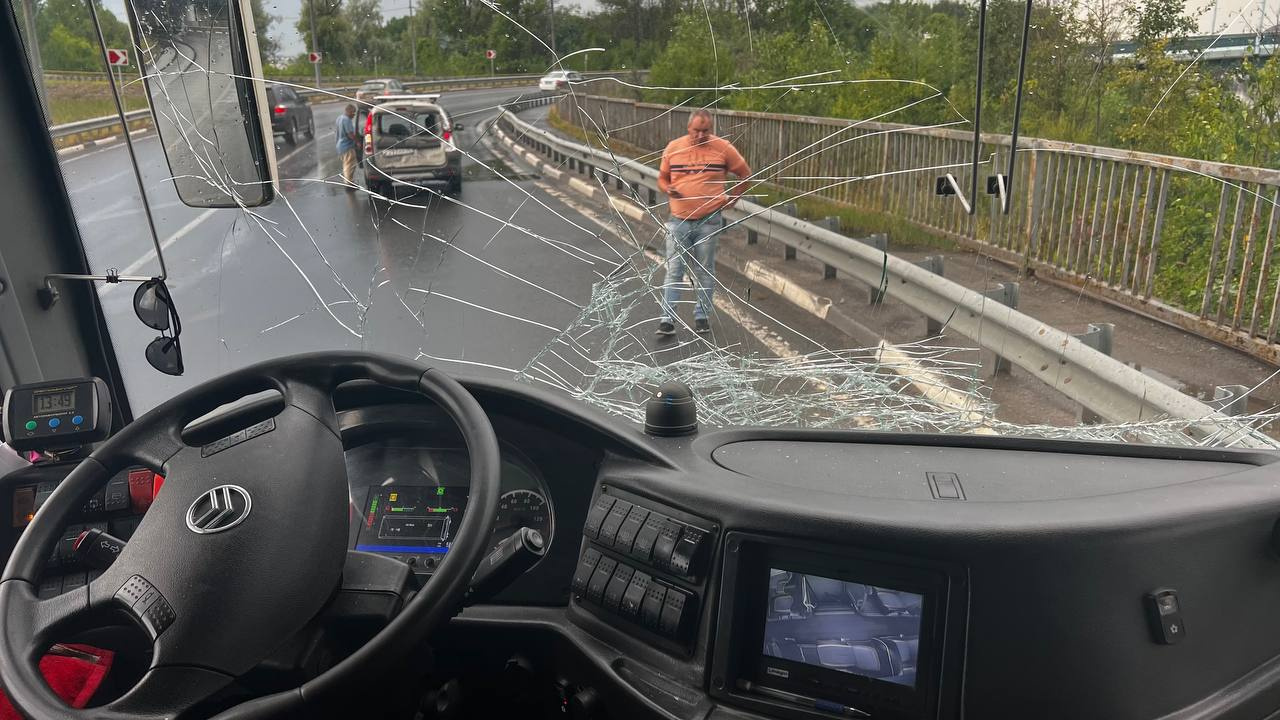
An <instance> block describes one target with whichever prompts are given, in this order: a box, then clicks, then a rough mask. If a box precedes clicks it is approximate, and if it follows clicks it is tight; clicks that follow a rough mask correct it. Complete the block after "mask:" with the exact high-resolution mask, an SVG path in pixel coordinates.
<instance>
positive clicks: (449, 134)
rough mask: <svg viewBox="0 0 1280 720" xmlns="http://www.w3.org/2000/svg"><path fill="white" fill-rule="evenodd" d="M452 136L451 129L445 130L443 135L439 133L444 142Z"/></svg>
mask: <svg viewBox="0 0 1280 720" xmlns="http://www.w3.org/2000/svg"><path fill="white" fill-rule="evenodd" d="M452 136H453V131H452V130H445V131H444V135H441V137H442V138H443V139H444V141H445V142H449V138H450V137H452Z"/></svg>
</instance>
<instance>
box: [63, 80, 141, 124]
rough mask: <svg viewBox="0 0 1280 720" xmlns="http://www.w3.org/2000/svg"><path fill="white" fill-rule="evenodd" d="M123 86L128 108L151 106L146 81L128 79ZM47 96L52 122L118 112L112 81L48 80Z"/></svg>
mask: <svg viewBox="0 0 1280 720" xmlns="http://www.w3.org/2000/svg"><path fill="white" fill-rule="evenodd" d="M125 79H126V84H125V86H124V87H123V88H122V93H123V99H124V109H125V112H128V111H130V110H141V109H143V108H146V107H147V96H146V92H145V91H144V90H143V87H142V83H140V82H134V83H128V82H127V81H128V75H126V76H125ZM44 90H45V100H46V102H47V103H48V107H49V115H50V123H51V124H53V125H61V124H63V123H69V122H76V121H77V120H89V119H90V118H97V117H103V116H105V115H114V114H115V112H116V105H115V102H114V101H113V100H112V98H111V85H110V84H109V83H108V82H107V81H105V80H102V81H93V80H45V83H44Z"/></svg>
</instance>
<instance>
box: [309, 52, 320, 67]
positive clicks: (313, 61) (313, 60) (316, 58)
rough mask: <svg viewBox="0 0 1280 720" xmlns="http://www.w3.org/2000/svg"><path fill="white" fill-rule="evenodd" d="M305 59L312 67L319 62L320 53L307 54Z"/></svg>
mask: <svg viewBox="0 0 1280 720" xmlns="http://www.w3.org/2000/svg"><path fill="white" fill-rule="evenodd" d="M307 59H308V60H310V61H311V64H313V65H314V64H316V63H318V62H320V53H318V52H313V53H307Z"/></svg>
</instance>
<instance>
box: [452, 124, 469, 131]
mask: <svg viewBox="0 0 1280 720" xmlns="http://www.w3.org/2000/svg"><path fill="white" fill-rule="evenodd" d="M466 129H467V128H466V126H465V125H463V124H462V123H454V124H453V131H454V132H458V131H459V130H466Z"/></svg>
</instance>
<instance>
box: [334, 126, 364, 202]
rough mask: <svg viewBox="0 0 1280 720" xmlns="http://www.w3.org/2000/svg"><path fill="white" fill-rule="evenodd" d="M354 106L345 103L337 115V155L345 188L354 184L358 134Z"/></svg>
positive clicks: (352, 186)
mask: <svg viewBox="0 0 1280 720" xmlns="http://www.w3.org/2000/svg"><path fill="white" fill-rule="evenodd" d="M355 117H356V106H355V105H347V107H346V108H345V109H344V110H343V111H342V114H341V115H339V116H338V123H337V132H338V145H337V149H338V156H339V157H341V158H342V179H343V180H346V181H347V189H348V190H353V189H355V186H356V162H357V159H356V143H358V142H360V136H359V135H357V134H356V121H355Z"/></svg>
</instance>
